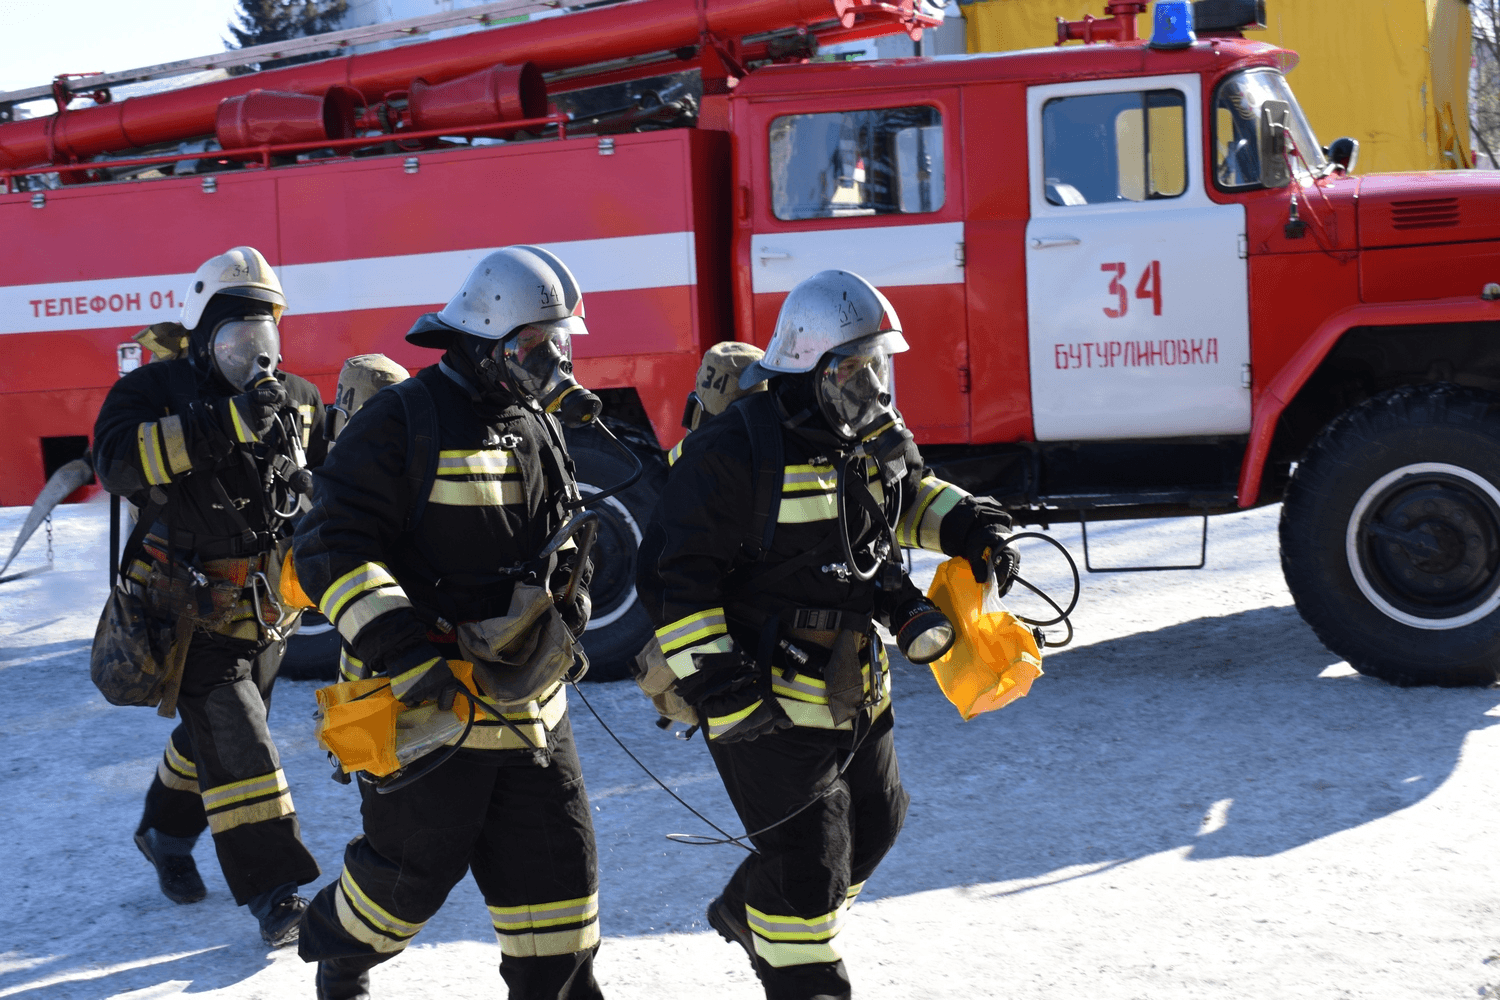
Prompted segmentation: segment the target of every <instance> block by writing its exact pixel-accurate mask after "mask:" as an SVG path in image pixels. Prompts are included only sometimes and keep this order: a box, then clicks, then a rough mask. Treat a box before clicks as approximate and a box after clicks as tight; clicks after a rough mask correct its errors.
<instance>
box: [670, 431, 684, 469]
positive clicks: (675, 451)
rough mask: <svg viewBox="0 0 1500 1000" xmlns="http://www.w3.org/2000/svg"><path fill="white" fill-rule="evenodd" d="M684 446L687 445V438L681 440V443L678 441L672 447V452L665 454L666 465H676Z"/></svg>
mask: <svg viewBox="0 0 1500 1000" xmlns="http://www.w3.org/2000/svg"><path fill="white" fill-rule="evenodd" d="M685 444H687V438H683V439H682V440H681V441H678V442H677V443H676V444H674V445H673V446H672V450H671V451H669V452H667V464H668V465H676V464H677V460H678V459H679V458H681V457H682V446H683V445H685Z"/></svg>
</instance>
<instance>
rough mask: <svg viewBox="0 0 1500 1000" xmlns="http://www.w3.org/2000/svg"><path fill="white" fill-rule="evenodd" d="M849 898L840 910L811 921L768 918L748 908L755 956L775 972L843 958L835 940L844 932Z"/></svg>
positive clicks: (800, 918)
mask: <svg viewBox="0 0 1500 1000" xmlns="http://www.w3.org/2000/svg"><path fill="white" fill-rule="evenodd" d="M848 908H849V902H848V899H847V897H846V898H845V900H844V902H843V903H840V904H839V908H838V909H836V910H834V911H833V912H832V913H826V914H823V915H822V916H819V917H813V918H811V919H808V918H805V917H793V916H784V915H780V914H769V913H764V912H762V911H760V910H757V909H756V908H755V907H753V906H746V907H745V922H746V923H748V924H749V925H750V932H751V935H752V937H753V938H754V941H755V953H756V954H757V955H759V956H760V957H761V958H762V959H764V960H765V961H766V964H768V965H771V966H774V967H776V968H785V967H787V966H789V965H811V964H813V963H829V962H837V961H839V960H840V959H841V958H842V956H841V955H840V954H839V951H838V949H837V948H836V947H834V944H833V939H834V937H835V936H837V934H838V932H839V931H840V930H841V929H842V927H843V923H844V913H845V911H847V910H848Z"/></svg>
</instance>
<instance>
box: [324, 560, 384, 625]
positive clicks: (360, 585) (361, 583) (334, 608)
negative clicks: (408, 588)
mask: <svg viewBox="0 0 1500 1000" xmlns="http://www.w3.org/2000/svg"><path fill="white" fill-rule="evenodd" d="M395 582H396V578H395V577H394V576H391V571H390V570H388V569H386V567H385V564H384V563H375V562H367V563H360V564H359V565H358V566H356V567H355V568H354V569H351V570H350V571H349V572H347V573H345V574H344V575H343V576H341V577H339V578H338V579H337V580H335V581H333V583H332V584H331V585H330V586H329V587H328V589H327V590H325V591H323V597H322V599H321V600H319V601H318V610H319V611H321V612H323V617H324V618H327V619H328V620H329V621H337V620H338V616H339V613H340V612H341V611H343V610H344V606H345V605H346V604H348V603H349V602H350V601H351V600H353V599H354V598H355V597H357V596H358V595H360V594H363V593H364V592H365V591H367V590H374V589H376V588H377V587H385V586H390V585H393V584H395Z"/></svg>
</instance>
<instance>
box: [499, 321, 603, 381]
mask: <svg viewBox="0 0 1500 1000" xmlns="http://www.w3.org/2000/svg"><path fill="white" fill-rule="evenodd" d="M586 332H587V331H586V330H584V329H583V320H581V319H579V318H578V317H576V316H569V317H568V318H566V319H557V320H549V321H547V322H545V323H529V324H527V325H526V326H523V327H519V328H517V329H515V330H513V331H511V332H510V333H509V334H507V335H506V337H505V339H504V340H501V341H500V342H499V343H498V344H496V345H495V349H494V350H493V351H492V352H491V355H490V356H491V357H492V358H494V359H495V360H496V361H498V362H500V364H501V365H502V366H503V367H504V369H505V374H506V377H507V378H508V379H509V380H510V381H511V384H512V385H514V386H515V387H516V388H517V389H519V390H520V391H521V392H523V393H525V394H526V395H528V396H531V397H532V398H534V399H538V400H540V399H545V398H547V397H548V396H549V395H551V394H552V392H553V390H555V389H556V388H557V387H558V385H559V384H560V383H561V382H563V381H564V380H567V379H570V378H571V377H572V375H573V337H574V335H575V334H579V333H586Z"/></svg>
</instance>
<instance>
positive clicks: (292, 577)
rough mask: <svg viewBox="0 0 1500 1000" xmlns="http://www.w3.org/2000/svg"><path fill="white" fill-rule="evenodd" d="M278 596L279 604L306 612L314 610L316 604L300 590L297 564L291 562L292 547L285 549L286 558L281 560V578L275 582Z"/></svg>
mask: <svg viewBox="0 0 1500 1000" xmlns="http://www.w3.org/2000/svg"><path fill="white" fill-rule="evenodd" d="M277 583H278V586H277V588H276V589H277V590H278V591H280V594H279V595H278V596H280V597H281V603H282V604H284V605H286V606H287V607H289V608H300V609H303V610H306V609H308V608H315V607H317V606H318V602H317V601H314V600H313V599H312V598H311V597H308V596H307V592H306V591H305V590H303V589H302V581H301V580H299V579H298V578H297V564H296V563H295V562H293V561H292V547H291V546H290V545H288V546H287V547H286V556H285V557H284V558H283V559H282V560H281V577H280V579H279V580H278V581H277Z"/></svg>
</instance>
